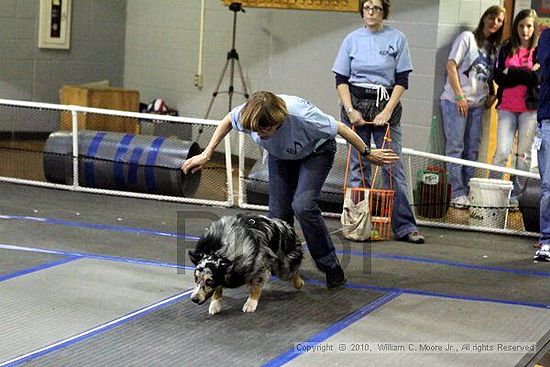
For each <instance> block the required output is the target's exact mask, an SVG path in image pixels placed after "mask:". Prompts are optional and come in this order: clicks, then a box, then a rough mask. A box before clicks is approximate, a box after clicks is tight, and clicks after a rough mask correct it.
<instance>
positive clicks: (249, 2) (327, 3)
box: [222, 0, 359, 12]
mask: <svg viewBox="0 0 550 367" xmlns="http://www.w3.org/2000/svg"><path fill="white" fill-rule="evenodd" d="M222 2H223V4H224V5H229V4H231V3H234V2H237V3H240V4H241V5H242V6H244V7H251V8H277V9H299V10H330V11H349V12H355V11H358V10H359V0H246V1H231V0H222Z"/></svg>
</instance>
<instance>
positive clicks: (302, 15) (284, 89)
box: [124, 0, 499, 150]
mask: <svg viewBox="0 0 550 367" xmlns="http://www.w3.org/2000/svg"><path fill="white" fill-rule="evenodd" d="M393 3H394V4H393V9H392V10H393V12H392V14H391V16H390V19H389V21H388V24H390V25H392V26H394V27H396V28H398V29H400V30H401V31H403V32H404V33H405V34H406V35H407V37H408V40H409V46H410V50H411V54H412V58H413V65H414V73H413V74H412V75H411V80H410V89H409V90H408V91H407V93H406V94H405V96H404V98H403V105H404V109H405V113H404V117H403V135H404V137H403V140H404V146H406V147H412V148H416V149H420V150H425V149H426V147H427V142H428V136H429V128H430V125H431V118H432V116H434V115H439V114H440V113H439V106H438V103H437V101H438V99H439V94H440V93H441V88H442V85H443V77H444V65H445V61H446V59H447V55H448V52H449V50H450V43H451V42H452V40H453V38H454V37H455V36H456V35H457V34H458V32H459V31H460V30H461V29H462V28H464V27H473V26H475V25H476V24H477V22H478V20H479V16H480V15H481V13H482V12H483V11H484V10H485V8H486V7H487V6H489V5H492V4H495V3H499V1H487V0H415V1H397V0H396V1H394V2H393ZM205 4H206V13H205V32H204V54H203V65H202V66H203V78H204V79H203V80H204V85H203V88H202V89H199V88H197V87H195V86H194V75H195V74H196V73H197V71H198V59H199V52H198V51H199V46H198V45H199V15H200V6H201V2H200V1H197V0H184V1H176V0H159V1H157V2H156V4H155V10H154V11H152V10H151V7H150V4H149V1H148V0H131V1H128V10H127V28H126V31H127V33H126V64H125V69H124V71H125V74H124V82H125V86H126V87H128V88H135V89H139V90H140V92H141V94H142V100H148V99H152V98H155V97H161V98H164V99H166V101H167V103H168V104H169V105H170V106H173V107H175V108H177V109H179V110H180V113H181V114H182V115H185V116H193V117H204V115H205V113H206V110H207V108H208V104H209V102H210V100H211V94H212V92H213V91H214V90H215V89H216V84H217V82H218V80H219V77H220V75H221V73H222V69H223V66H224V63H225V61H226V53H227V51H229V49H230V48H231V31H232V25H233V12H231V11H230V10H229V9H228V8H227V7H224V6H223V5H222V2H221V1H219V0H206V1H205ZM245 9H246V13H240V12H239V13H238V15H237V33H236V48H237V51H238V52H239V56H240V62H241V65H242V68H243V72H244V79H245V82H246V84H247V86H248V87H249V89H250V90H251V91H255V90H261V89H267V90H272V91H274V92H277V93H287V94H295V95H300V96H303V97H306V98H308V99H310V100H311V101H312V102H313V103H315V104H317V105H318V106H319V107H321V108H322V109H323V110H324V111H326V112H328V113H330V114H333V115H335V116H337V114H338V98H337V95H336V91H335V87H334V78H333V74H332V73H331V71H330V70H331V67H332V63H333V61H334V58H335V56H336V52H337V50H338V48H339V46H340V43H341V41H342V39H343V38H344V37H345V35H346V34H347V33H349V32H350V31H351V30H353V29H355V28H357V27H360V26H361V24H362V20H361V18H360V16H359V14H358V13H342V12H322V11H294V10H277V9H258V8H245ZM228 85H229V72H227V73H226V75H225V78H224V80H223V81H222V84H221V87H220V90H221V91H225V90H227V87H228ZM234 86H235V89H236V90H237V91H242V88H241V83H240V77H239V74H238V73H237V72H236V73H235V78H234ZM242 102H244V98H242V96H240V95H237V94H236V95H235V98H234V101H233V106H234V105H237V104H239V103H242ZM228 109H229V106H228V98H227V95H224V94H220V95H218V97H217V98H216V99H215V103H214V107H213V109H212V111H211V113H210V118H213V119H219V118H221V117H223V116H224V115H225V113H227V111H228Z"/></svg>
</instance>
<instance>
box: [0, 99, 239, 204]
mask: <svg viewBox="0 0 550 367" xmlns="http://www.w3.org/2000/svg"><path fill="white" fill-rule="evenodd" d="M0 106H9V107H21V108H33V109H45V110H56V111H66V112H70V114H71V123H72V149H73V152H72V163H73V164H72V166H73V167H72V171H73V184H72V185H64V184H58V183H51V182H42V181H35V180H28V179H19V178H14V177H4V176H0V181H2V182H10V183H17V184H25V185H33V186H41V187H48V188H55V189H64V190H70V191H79V192H89V193H96V194H107V195H118V196H127V197H135V198H145V199H155V200H165V201H175V202H186V203H192V204H207V205H220V206H227V207H231V206H233V205H234V195H233V190H234V189H233V179H232V169H231V144H230V137H229V135H228V136H226V137H225V140H224V153H225V166H226V167H225V168H226V169H225V171H226V184H227V200H225V201H220V200H209V199H197V198H188V197H181V196H169V195H157V194H148V193H140V192H131V191H121V190H111V189H101V188H90V187H84V186H81V185H80V184H79V167H78V160H79V158H78V156H79V152H78V122H79V121H78V118H79V116H78V114H79V113H84V114H86V113H93V114H101V115H109V116H117V117H131V118H137V119H140V120H154V121H167V122H179V123H186V124H191V125H197V124H200V125H209V126H217V125H218V123H219V121H216V120H204V119H198V118H189V117H178V116H168V115H156V114H149V113H139V112H128V111H118V110H110V109H103V108H92V107H82V106H76V105H61V104H52V103H40V102H28V101H18V100H8V99H0Z"/></svg>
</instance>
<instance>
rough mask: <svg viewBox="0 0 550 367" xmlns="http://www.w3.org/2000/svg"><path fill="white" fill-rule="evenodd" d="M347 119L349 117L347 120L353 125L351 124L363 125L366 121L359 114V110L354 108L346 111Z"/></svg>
mask: <svg viewBox="0 0 550 367" xmlns="http://www.w3.org/2000/svg"><path fill="white" fill-rule="evenodd" d="M348 119H349V122H350V123H351V124H352V125H353V126H361V125H364V124H366V123H367V122H366V121H365V120H364V119H363V116H362V115H361V112H359V111H357V110H355V109H352V110H351V111H350V113H348Z"/></svg>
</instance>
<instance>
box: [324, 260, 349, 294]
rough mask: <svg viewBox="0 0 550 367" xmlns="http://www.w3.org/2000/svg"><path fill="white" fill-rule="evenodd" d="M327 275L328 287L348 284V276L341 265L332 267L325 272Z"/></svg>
mask: <svg viewBox="0 0 550 367" xmlns="http://www.w3.org/2000/svg"><path fill="white" fill-rule="evenodd" d="M325 275H326V277H327V288H328V289H331V288H336V287H340V286H342V285H344V284H346V281H347V279H346V276H345V275H344V270H343V269H342V267H341V266H340V265H337V266H336V267H335V268H334V269H331V270H329V271H327V272H326V273H325Z"/></svg>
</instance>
